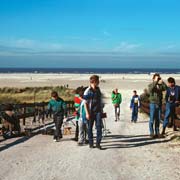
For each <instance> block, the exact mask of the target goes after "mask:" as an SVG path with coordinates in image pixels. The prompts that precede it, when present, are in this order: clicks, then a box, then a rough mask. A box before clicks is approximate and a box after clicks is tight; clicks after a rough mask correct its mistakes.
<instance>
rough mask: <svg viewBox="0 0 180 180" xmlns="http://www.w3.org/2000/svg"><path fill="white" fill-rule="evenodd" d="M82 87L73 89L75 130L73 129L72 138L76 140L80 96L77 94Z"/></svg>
mask: <svg viewBox="0 0 180 180" xmlns="http://www.w3.org/2000/svg"><path fill="white" fill-rule="evenodd" d="M82 88H83V87H78V88H77V89H76V91H75V93H76V94H75V95H74V107H75V120H76V131H75V138H74V139H73V140H75V141H78V135H79V122H78V121H79V109H80V104H81V100H82V98H81V97H80V95H79V92H80V91H81V90H82Z"/></svg>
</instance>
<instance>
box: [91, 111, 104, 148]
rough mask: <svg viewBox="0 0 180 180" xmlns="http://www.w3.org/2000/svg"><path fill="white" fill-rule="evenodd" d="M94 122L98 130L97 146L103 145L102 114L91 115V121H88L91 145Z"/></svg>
mask: <svg viewBox="0 0 180 180" xmlns="http://www.w3.org/2000/svg"><path fill="white" fill-rule="evenodd" d="M94 121H95V122H96V130H97V137H96V144H100V143H101V139H102V119H101V113H100V112H99V113H93V114H91V119H90V120H88V138H89V145H93V125H94Z"/></svg>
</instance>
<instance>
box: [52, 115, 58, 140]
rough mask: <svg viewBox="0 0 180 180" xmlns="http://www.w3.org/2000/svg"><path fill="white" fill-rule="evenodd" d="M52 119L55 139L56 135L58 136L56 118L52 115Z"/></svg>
mask: <svg viewBox="0 0 180 180" xmlns="http://www.w3.org/2000/svg"><path fill="white" fill-rule="evenodd" d="M53 119H54V124H55V130H54V139H57V134H58V132H57V116H56V115H54V116H53Z"/></svg>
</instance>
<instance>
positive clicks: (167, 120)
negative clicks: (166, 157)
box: [162, 103, 171, 134]
mask: <svg viewBox="0 0 180 180" xmlns="http://www.w3.org/2000/svg"><path fill="white" fill-rule="evenodd" d="M170 114H171V107H170V103H166V111H165V116H164V122H163V131H162V134H165V130H166V127H167V125H168V123H169V117H170Z"/></svg>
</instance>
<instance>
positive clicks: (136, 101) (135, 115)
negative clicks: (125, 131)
mask: <svg viewBox="0 0 180 180" xmlns="http://www.w3.org/2000/svg"><path fill="white" fill-rule="evenodd" d="M133 93H134V95H133V97H132V99H131V104H130V108H131V110H132V119H131V122H135V123H136V122H137V118H138V108H140V98H139V96H138V95H137V92H136V90H134V91H133Z"/></svg>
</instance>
